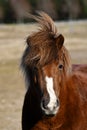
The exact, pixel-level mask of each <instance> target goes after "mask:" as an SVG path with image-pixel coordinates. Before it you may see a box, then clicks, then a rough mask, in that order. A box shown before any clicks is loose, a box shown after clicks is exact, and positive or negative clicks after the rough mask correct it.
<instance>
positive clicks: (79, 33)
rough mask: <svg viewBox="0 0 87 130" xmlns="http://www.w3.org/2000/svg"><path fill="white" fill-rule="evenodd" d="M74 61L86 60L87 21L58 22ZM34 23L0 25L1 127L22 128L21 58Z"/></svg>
mask: <svg viewBox="0 0 87 130" xmlns="http://www.w3.org/2000/svg"><path fill="white" fill-rule="evenodd" d="M56 25H57V27H58V30H59V32H61V33H63V35H64V36H65V39H66V40H65V45H66V47H67V48H68V49H69V51H70V54H71V57H72V62H73V63H87V21H86V22H74V23H72V22H68V23H67V22H66V23H56ZM36 28H37V27H36V25H35V24H29V25H22V24H21V25H8V26H7V25H0V129H1V130H21V110H22V103H23V98H24V93H25V89H24V79H23V76H22V74H21V71H20V67H19V66H20V60H21V56H22V53H23V50H24V49H25V46H26V44H25V40H26V37H27V36H28V35H29V34H30V33H31V32H32V31H34V30H36Z"/></svg>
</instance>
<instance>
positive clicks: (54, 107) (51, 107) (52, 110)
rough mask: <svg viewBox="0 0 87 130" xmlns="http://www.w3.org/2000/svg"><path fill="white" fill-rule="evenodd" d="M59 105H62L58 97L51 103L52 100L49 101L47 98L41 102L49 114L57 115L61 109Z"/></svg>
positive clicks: (44, 110)
mask: <svg viewBox="0 0 87 130" xmlns="http://www.w3.org/2000/svg"><path fill="white" fill-rule="evenodd" d="M59 107H60V103H59V100H58V99H56V101H54V102H51V103H50V101H49V102H48V101H45V100H42V102H41V109H42V111H43V112H44V114H45V115H47V116H54V115H56V114H57V112H58V110H59Z"/></svg>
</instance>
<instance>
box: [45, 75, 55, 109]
mask: <svg viewBox="0 0 87 130" xmlns="http://www.w3.org/2000/svg"><path fill="white" fill-rule="evenodd" d="M46 83H47V91H48V93H49V97H50V101H49V103H48V105H47V106H48V108H49V109H50V110H51V111H52V110H53V109H54V107H55V106H56V101H57V97H56V94H55V91H54V89H53V78H49V77H47V76H46Z"/></svg>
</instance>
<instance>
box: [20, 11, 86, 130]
mask: <svg viewBox="0 0 87 130" xmlns="http://www.w3.org/2000/svg"><path fill="white" fill-rule="evenodd" d="M31 17H32V18H33V19H35V20H36V21H37V22H38V23H39V29H38V31H37V32H33V33H32V34H31V35H29V36H28V37H27V40H26V43H27V45H26V46H27V47H26V49H25V51H24V53H23V56H22V63H21V65H22V69H23V71H24V76H25V79H26V85H27V90H26V93H25V98H24V103H23V109H22V130H87V65H72V64H71V58H70V55H69V52H68V50H67V49H66V47H65V46H64V36H63V35H62V34H59V33H58V31H57V28H56V26H55V25H54V21H53V20H52V18H51V17H50V16H49V15H48V14H46V13H44V12H39V13H38V15H31Z"/></svg>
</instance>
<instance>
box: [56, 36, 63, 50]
mask: <svg viewBox="0 0 87 130" xmlns="http://www.w3.org/2000/svg"><path fill="white" fill-rule="evenodd" d="M63 43H64V37H63V35H62V34H60V35H59V36H58V37H57V38H56V45H57V48H58V49H61V48H62V46H63Z"/></svg>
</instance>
